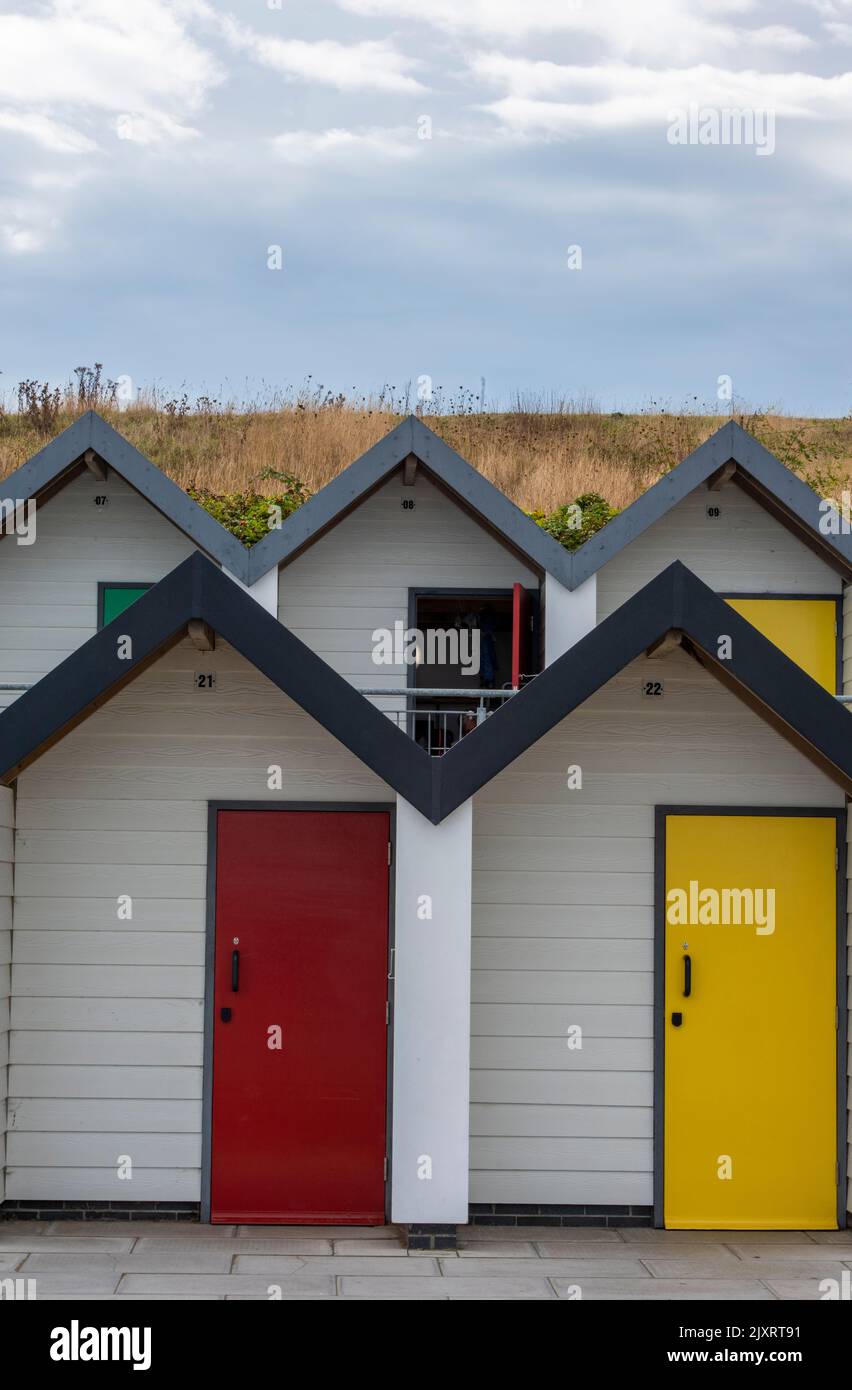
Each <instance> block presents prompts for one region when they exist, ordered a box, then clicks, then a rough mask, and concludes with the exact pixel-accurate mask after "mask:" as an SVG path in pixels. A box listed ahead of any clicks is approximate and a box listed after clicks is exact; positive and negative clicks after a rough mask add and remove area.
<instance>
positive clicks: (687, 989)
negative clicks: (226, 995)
mask: <svg viewBox="0 0 852 1390" xmlns="http://www.w3.org/2000/svg"><path fill="white" fill-rule="evenodd" d="M236 954H237V953H236V951H235V952H234V955H236ZM691 993H692V957H691V956H684V958H683V997H684V999H688V998H689V996H690V994H691Z"/></svg>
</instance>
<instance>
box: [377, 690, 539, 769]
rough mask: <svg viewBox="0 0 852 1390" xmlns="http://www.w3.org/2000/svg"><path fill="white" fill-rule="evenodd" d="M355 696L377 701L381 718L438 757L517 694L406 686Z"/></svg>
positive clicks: (502, 691) (507, 691) (506, 691)
mask: <svg viewBox="0 0 852 1390" xmlns="http://www.w3.org/2000/svg"><path fill="white" fill-rule="evenodd" d="M358 693H359V694H360V695H365V696H367V697H368V699H373V700H377V701H378V700H379V699H380V700H381V702H382V703H381V704H380V705H379V708H380V709H381V712H382V714H386V715H387V716H388V718H389V719H392V720H393V722H394V723H395V724H396V725H397V727H398V728H400V729H402V730H403V732H404V733H407V734H408V735H409V736H410V737H411V738H413V739H414V741H415V743H418V744H419V745H420V747H421V748H423V749H425V751H426V752H427V753H429V754H430V755H431V756H432V757H440V755H441V754H442V753H446V752H447V751H448V750H449V749H450V748H452V747H454V745H455V744H456V743H458V742H459V741H460V740H461V739H463V738H464V736H465V734H469V733H472V731H473V730H474V729H475V728H476V727H477V726H478V725H479V724H483V723H484V722H485V720H486V719H487V718H488V716H489V714H492V713H493V712H494V710H495V709H497V708H499V706H500V704H502V702H503V701H505V700H509V699H511V697H512V696H513V695H515V694H516V693H517V692H516V691H515V690H513V689H509V690H460V689H458V688H457V687H455V688H446V687H438V686H434V687H422V688H418V687H414V686H410V687H406V689H404V690H394V689H390V690H389V689H388V688H387V687H383V688H379V687H369V688H365V687H359V690H358ZM437 700H441V701H442V702H443V701H445V700H447V701H452V704H443V703H441V704H435V703H434V702H435V701H437ZM424 701H425V702H426V703H424Z"/></svg>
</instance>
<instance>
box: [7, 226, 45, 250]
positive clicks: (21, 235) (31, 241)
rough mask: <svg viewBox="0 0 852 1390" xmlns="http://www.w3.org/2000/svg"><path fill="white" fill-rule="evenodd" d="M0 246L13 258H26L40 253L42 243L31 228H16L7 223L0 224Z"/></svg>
mask: <svg viewBox="0 0 852 1390" xmlns="http://www.w3.org/2000/svg"><path fill="white" fill-rule="evenodd" d="M0 244H2V246H3V247H4V249H5V250H6V251H8V252H9V253H10V254H11V255H13V256H26V255H29V254H32V252H34V251H40V250H41V248H42V245H43V241H42V238H41V236H39V234H38V232H36V231H34V230H33V228H32V227H20V226H17V227H16V226H13V225H12V224H11V223H9V222H0Z"/></svg>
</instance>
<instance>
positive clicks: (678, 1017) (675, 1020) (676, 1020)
mask: <svg viewBox="0 0 852 1390" xmlns="http://www.w3.org/2000/svg"><path fill="white" fill-rule="evenodd" d="M682 1023H683V1014H672V1027H673V1028H679V1027H680V1025H681V1024H682Z"/></svg>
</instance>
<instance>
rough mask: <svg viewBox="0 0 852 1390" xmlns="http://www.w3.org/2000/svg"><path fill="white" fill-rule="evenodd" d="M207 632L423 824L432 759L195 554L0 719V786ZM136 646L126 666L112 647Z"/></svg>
mask: <svg viewBox="0 0 852 1390" xmlns="http://www.w3.org/2000/svg"><path fill="white" fill-rule="evenodd" d="M193 619H198V620H199V621H201V622H205V623H206V624H207V625H208V626H209V627H211V628H213V630H214V631H215V632H217V633H218V634H219V635H220V636H221V637H223V638H224V640H225V641H226V642H228V643H229V644H230V646H232V647H234V648H235V650H236V651H238V652H240V653H241V654H242V655H243V656H244V657H245V658H246V659H247V660H248V661H250V662H251V663H252V664H253V665H254V666H255V667H256V668H257V669H258V670H259V671H261V672H262V673H263V674H264V675H265V676H268V678H269V679H270V680H271V681H272V682H273V683H274V684H275V685H277V686H278V688H279V690H282V691H284V693H285V694H286V695H289V696H290V698H291V699H293V700H295V702H296V703H297V704H298V705H300V706H301V708H302V709H303V710H305V711H306V712H307V713H308V714H310V715H312V716H313V718H314V719H316V720H317V722H318V723H320V724H321V725H322V726H323V728H325V729H327V730H328V732H329V733H330V734H333V735H334V737H335V738H337V739H339V740H340V742H341V743H342V744H344V745H345V746H346V747H347V748H349V749H350V750H351V752H353V753H354V754H356V756H357V757H359V758H360V759H361V761H362V762H363V763H365V764H366V766H367V767H369V768H371V769H372V771H373V772H375V773H376V774H377V775H378V776H379V777H381V778H382V779H383V780H384V781H385V782H387V783H389V785H390V786H392V787H393V788H394V789H395V790H396V791H398V792H399V793H400V795H401V796H404V797H405V799H406V801H410V802H411V804H412V805H413V806H416V807H418V809H420V810H422V811H423V812H424V814H426V815H428V814H429V811H430V809H431V805H432V800H431V772H432V770H431V763H432V761H434V760H433V759H430V757H429V755H428V754H427V753H426V752H424V750H423V749H422V748H420V747H418V745H417V744H416V743H415V742H414V740H413V739H411V738H409V737H408V735H407V734H405V733H403V732H402V730H401V729H398V728H397V727H396V725H395V724H393V723H392V722H391V720H390V719H388V717H387V715H385V714H381V713H380V712H379V710H378V709H376V708H375V706H374V705H372V704H370V702H369V701H368V700H366V699H365V698H364V696H363V695H359V694H358V692H357V690H355V689H354V688H353V687H352V686H351V685H350V684H349V682H348V681H345V680H344V679H343V677H342V676H339V675H338V674H337V672H336V671H333V670H332V669H331V667H330V666H328V665H327V664H326V662H324V661H323V659H322V657H319V656H316V655H315V653H314V652H312V651H311V650H310V648H309V647H306V646H305V644H304V642H301V641H300V640H299V638H298V637H295V636H294V635H293V633H292V632H290V631H289V630H288V629H287V628H286V627H284V626H282V624H281V623H279V622H278V620H277V618H273V617H272V615H271V614H270V613H267V611H266V609H264V608H262V607H261V605H260V604H259V603H257V602H256V601H255V600H254V599H253V598H252V597H251V596H250V595H249V594H247V593H246V591H245V590H244V589H241V588H239V586H238V585H236V584H234V582H233V580H231V579H229V578H228V577H227V575H225V574H223V573H222V571H221V570H220V569H219V568H217V566H216V565H214V564H212V563H211V561H210V560H208V559H207V558H206V557H205V556H204V555H201V554H199V553H198V552H196V553H195V554H194V555H190V556H189V558H188V559H186V560H184V561H183V562H182V564H180V565H178V566H177V568H176V569H173V570H172V571H171V573H170V574H168V575H166V577H165V579H161V580H160V582H159V583H158V584H155V585H153V587H152V588H151V589H149V590H148V592H147V593H146V594H143V596H142V597H141V598H139V599H137V600H136V602H135V603H133V604H131V605H130V607H129V608H126V609H125V610H124V612H123V613H120V614H119V615H118V617H117V618H115V619H114V620H113V622H111V623H109V624H108V625H107V626H106V627H103V628H101V630H100V632H97V633H96V634H95V636H94V637H90V638H89V640H88V642H84V643H83V645H82V647H78V648H77V650H76V651H75V652H72V654H71V655H70V656H69V657H67V658H66V660H65V661H63V662H62V663H61V664H60V665H59V666H56V667H54V669H53V670H52V671H49V672H48V673H47V675H46V676H43V677H42V679H41V680H40V681H39V682H38V684H37V685H34V686H33V687H32V689H30V690H28V691H27V692H26V694H24V695H21V696H20V697H19V698H18V699H17V700H15V701H14V703H13V704H11V705H9V706H8V708H7V709H5V710H4V711H3V712H2V714H0V781H2V780H5V781H11V780H12V779H13V778H14V777H15V776H16V775H17V773H18V772H19V771H20V770H21V769H22V768H23V767H25V766H26V765H27V764H28V763H29V762H31V761H32V760H33V759H34V758H35V757H37V756H38V755H39V753H41V752H42V751H44V749H45V748H47V747H48V746H49V745H50V744H52V743H54V742H55V741H56V740H57V739H60V738H62V737H63V736H64V735H65V734H66V733H68V732H69V731H70V730H71V729H73V728H74V727H75V726H76V725H77V724H79V723H80V722H81V721H82V720H83V719H85V718H86V717H87V715H89V714H91V713H92V712H93V711H94V710H95V709H97V708H98V706H99V705H101V704H103V703H104V702H105V701H106V700H107V699H109V697H110V696H111V695H113V694H114V693H115V692H116V691H117V690H119V689H121V688H122V686H124V685H126V684H127V683H128V682H129V681H131V680H132V679H133V678H134V677H135V676H136V675H138V674H139V672H140V671H143V670H145V668H146V667H148V666H149V665H150V664H151V663H152V662H153V661H155V660H156V659H157V657H158V656H161V655H162V653H163V652H165V651H167V650H168V648H169V647H171V646H173V645H174V644H175V643H176V642H178V641H180V640H181V638H182V637H184V636H185V635H186V628H187V623H189V622H190V621H192V620H193ZM124 635H127V636H129V637H130V638H131V639H132V653H133V655H132V660H130V661H127V660H122V659H120V658H119V655H118V643H117V638H118V637H119V636H124Z"/></svg>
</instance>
